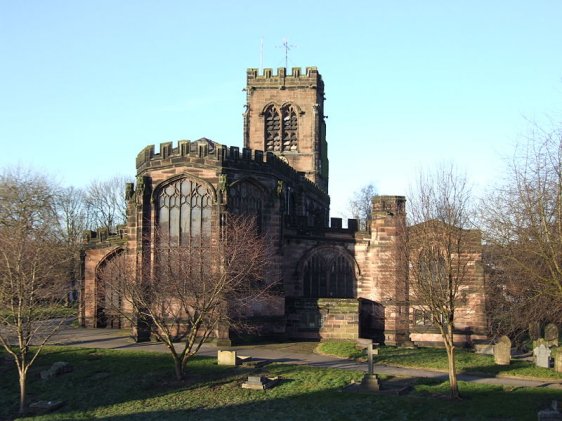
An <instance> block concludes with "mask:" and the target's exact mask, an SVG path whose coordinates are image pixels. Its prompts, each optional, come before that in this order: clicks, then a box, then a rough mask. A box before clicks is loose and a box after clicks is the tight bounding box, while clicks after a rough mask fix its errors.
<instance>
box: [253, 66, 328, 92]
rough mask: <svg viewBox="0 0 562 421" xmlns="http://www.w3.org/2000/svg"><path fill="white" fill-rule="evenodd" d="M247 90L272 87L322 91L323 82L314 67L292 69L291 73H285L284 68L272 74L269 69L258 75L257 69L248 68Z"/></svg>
mask: <svg viewBox="0 0 562 421" xmlns="http://www.w3.org/2000/svg"><path fill="white" fill-rule="evenodd" d="M246 81H247V86H248V89H250V90H252V89H260V88H270V87H271V86H272V85H276V86H279V87H280V88H281V89H284V88H300V89H302V88H310V89H320V90H322V91H323V90H324V82H323V81H322V77H321V76H320V73H319V72H318V69H317V68H316V67H306V68H305V69H304V72H303V70H302V69H301V68H300V67H293V68H292V69H291V73H287V69H286V68H285V67H279V68H277V72H275V73H274V72H273V69H271V68H265V69H263V71H262V72H261V73H260V72H259V71H258V69H255V68H250V69H248V70H247V71H246Z"/></svg>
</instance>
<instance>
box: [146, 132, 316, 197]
mask: <svg viewBox="0 0 562 421" xmlns="http://www.w3.org/2000/svg"><path fill="white" fill-rule="evenodd" d="M190 163H191V164H197V165H201V164H206V165H211V166H225V167H228V166H230V167H235V168H247V167H251V166H258V167H259V168H260V170H267V169H269V170H274V171H276V172H277V173H279V174H280V175H283V176H284V177H286V178H288V179H293V180H294V179H296V178H298V182H299V183H304V184H307V185H309V186H310V187H312V188H314V189H317V190H318V191H319V193H321V194H322V195H324V194H325V193H323V192H321V190H320V189H319V188H318V186H317V185H316V184H314V183H313V182H312V181H310V180H309V179H307V178H306V177H305V176H304V175H303V174H301V173H299V172H298V171H296V170H295V169H294V168H293V167H291V166H290V165H289V164H287V163H286V162H284V161H282V160H281V159H279V158H278V157H277V155H275V154H274V153H273V152H263V151H260V150H253V149H248V148H242V149H240V148H239V147H237V146H226V145H221V144H220V143H216V142H214V141H212V140H210V139H207V138H201V139H199V140H195V141H189V140H180V141H178V143H177V146H176V147H174V146H173V143H172V142H165V143H161V144H160V148H159V152H158V153H156V152H155V145H148V146H146V147H145V148H144V149H143V150H142V151H141V152H140V153H139V154H138V155H137V160H136V166H137V174H140V173H141V172H143V171H147V170H151V169H157V168H162V167H172V166H183V165H189V164H190Z"/></svg>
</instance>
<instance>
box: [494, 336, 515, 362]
mask: <svg viewBox="0 0 562 421" xmlns="http://www.w3.org/2000/svg"><path fill="white" fill-rule="evenodd" d="M494 361H495V362H496V364H497V365H509V364H510V362H511V340H510V339H509V338H508V337H507V336H502V337H501V338H500V339H499V341H498V342H497V343H496V344H495V345H494Z"/></svg>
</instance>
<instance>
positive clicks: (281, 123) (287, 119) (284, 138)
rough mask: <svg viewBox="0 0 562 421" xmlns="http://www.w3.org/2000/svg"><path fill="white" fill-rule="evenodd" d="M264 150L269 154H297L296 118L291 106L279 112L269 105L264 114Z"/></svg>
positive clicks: (284, 107)
mask: <svg viewBox="0 0 562 421" xmlns="http://www.w3.org/2000/svg"><path fill="white" fill-rule="evenodd" d="M264 119H265V121H264V123H265V124H264V128H265V129H264V130H265V133H264V138H265V148H264V149H265V150H266V151H271V152H297V150H298V118H297V113H296V111H295V108H294V107H293V106H292V105H290V104H289V105H285V106H283V108H282V109H281V112H279V110H278V109H277V107H275V106H274V105H270V106H268V107H267V108H266V109H265V112H264Z"/></svg>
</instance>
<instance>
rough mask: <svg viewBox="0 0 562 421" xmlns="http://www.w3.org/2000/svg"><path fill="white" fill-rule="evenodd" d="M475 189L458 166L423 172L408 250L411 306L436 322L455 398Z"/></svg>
mask: <svg viewBox="0 0 562 421" xmlns="http://www.w3.org/2000/svg"><path fill="white" fill-rule="evenodd" d="M470 216H471V211H470V189H469V188H468V185H467V180H466V178H465V177H463V176H460V175H458V174H457V173H456V172H455V170H454V168H453V167H441V168H439V169H438V170H436V171H435V172H433V173H428V174H424V173H421V174H420V176H419V178H418V180H417V183H416V185H415V188H414V191H413V192H412V194H411V195H410V207H409V225H410V226H409V228H408V235H407V240H406V242H405V244H404V246H403V256H404V258H405V259H407V261H408V265H407V267H408V277H409V280H410V283H409V285H410V293H411V297H412V302H411V304H412V306H413V307H414V308H417V309H419V310H421V311H423V312H425V313H426V314H428V315H429V317H430V318H431V322H432V324H433V326H435V327H437V329H438V330H439V333H440V334H441V337H442V339H443V344H444V346H445V349H446V351H447V358H448V371H449V384H450V394H451V397H452V398H458V397H460V393H459V389H458V383H457V373H456V364H455V344H454V329H455V312H456V310H457V308H458V307H459V305H460V304H461V303H462V299H463V289H464V288H465V286H466V284H467V267H468V265H469V259H467V256H466V251H467V247H468V244H469V241H470V238H469V237H470V235H471V234H470V230H468V229H466V228H467V227H468V226H469V224H470Z"/></svg>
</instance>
